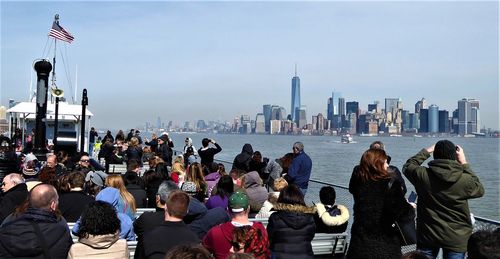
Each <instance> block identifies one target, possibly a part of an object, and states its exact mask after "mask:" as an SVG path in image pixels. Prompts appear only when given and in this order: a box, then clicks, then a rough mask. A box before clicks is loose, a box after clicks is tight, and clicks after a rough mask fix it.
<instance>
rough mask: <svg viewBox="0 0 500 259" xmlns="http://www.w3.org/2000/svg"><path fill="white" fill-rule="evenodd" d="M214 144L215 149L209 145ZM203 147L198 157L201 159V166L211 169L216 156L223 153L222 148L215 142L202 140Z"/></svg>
mask: <svg viewBox="0 0 500 259" xmlns="http://www.w3.org/2000/svg"><path fill="white" fill-rule="evenodd" d="M210 143H212V144H214V146H215V148H213V147H209V146H208V145H209V144H210ZM201 145H202V147H201V148H200V149H199V150H198V155H199V156H200V159H201V165H205V166H206V167H208V168H209V167H210V164H211V163H213V162H214V156H215V154H217V153H219V152H221V151H222V148H221V147H220V146H219V144H217V143H215V140H213V139H208V138H204V139H202V140H201Z"/></svg>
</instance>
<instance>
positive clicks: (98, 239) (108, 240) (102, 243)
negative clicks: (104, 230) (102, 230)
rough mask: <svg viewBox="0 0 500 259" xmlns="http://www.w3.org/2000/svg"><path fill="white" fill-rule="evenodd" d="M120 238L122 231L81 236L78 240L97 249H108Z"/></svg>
mask: <svg viewBox="0 0 500 259" xmlns="http://www.w3.org/2000/svg"><path fill="white" fill-rule="evenodd" d="M119 238H120V232H119V231H118V232H116V233H114V234H107V235H89V236H88V237H85V238H83V237H81V238H79V239H78V241H79V242H80V243H82V244H85V245H88V246H90V247H92V248H95V249H106V248H109V247H110V246H112V245H113V244H114V243H115V242H116V241H118V239H119Z"/></svg>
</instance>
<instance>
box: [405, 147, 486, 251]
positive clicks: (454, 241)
mask: <svg viewBox="0 0 500 259" xmlns="http://www.w3.org/2000/svg"><path fill="white" fill-rule="evenodd" d="M429 156H430V154H429V152H427V150H425V149H422V150H421V151H420V152H419V153H418V154H416V155H415V156H413V157H412V158H410V159H409V160H408V161H407V162H406V164H405V165H404V166H403V173H404V175H405V176H406V178H407V179H408V180H409V181H410V182H411V183H412V184H413V185H414V186H415V190H416V191H417V194H418V206H417V214H418V217H417V229H418V232H417V243H418V244H421V245H423V246H425V247H442V248H446V249H449V250H451V251H454V252H465V251H467V240H468V239H469V237H470V235H471V234H472V223H471V218H470V211H469V205H468V199H473V198H479V197H482V196H483V195H484V187H483V185H482V184H481V182H480V181H479V178H478V177H477V176H476V175H475V174H474V172H473V171H472V169H471V168H470V166H469V164H464V165H462V164H460V163H458V162H457V161H456V160H448V159H434V160H432V161H430V162H429V163H428V167H425V166H421V164H422V163H423V162H424V161H425V160H427V158H429Z"/></svg>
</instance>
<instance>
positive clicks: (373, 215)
mask: <svg viewBox="0 0 500 259" xmlns="http://www.w3.org/2000/svg"><path fill="white" fill-rule="evenodd" d="M388 167H389V165H388V164H387V155H386V153H385V151H384V150H381V149H369V150H367V151H365V153H363V156H362V157H361V161H360V162H359V165H357V166H356V167H354V170H353V172H352V176H351V180H350V182H349V192H350V193H351V194H352V196H353V197H354V222H353V224H352V228H351V242H350V244H349V251H348V252H347V258H400V257H401V244H400V241H399V238H398V236H397V234H396V232H395V231H394V230H393V229H392V227H391V225H392V223H393V222H394V220H395V219H397V218H400V217H403V216H406V215H409V214H410V213H412V210H413V208H412V207H411V205H410V204H409V203H408V202H407V201H406V199H405V198H404V194H403V189H402V187H401V184H400V183H399V181H391V178H392V177H394V176H392V175H390V174H389V172H388V171H387V168H388ZM390 183H392V184H390Z"/></svg>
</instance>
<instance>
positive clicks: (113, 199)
mask: <svg viewBox="0 0 500 259" xmlns="http://www.w3.org/2000/svg"><path fill="white" fill-rule="evenodd" d="M119 199H120V191H119V190H118V189H116V188H113V187H106V188H104V189H103V190H102V191H100V192H99V193H98V194H97V196H96V197H95V200H96V201H105V202H107V203H110V204H111V205H113V207H115V208H116V207H117V206H118V201H119Z"/></svg>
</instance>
